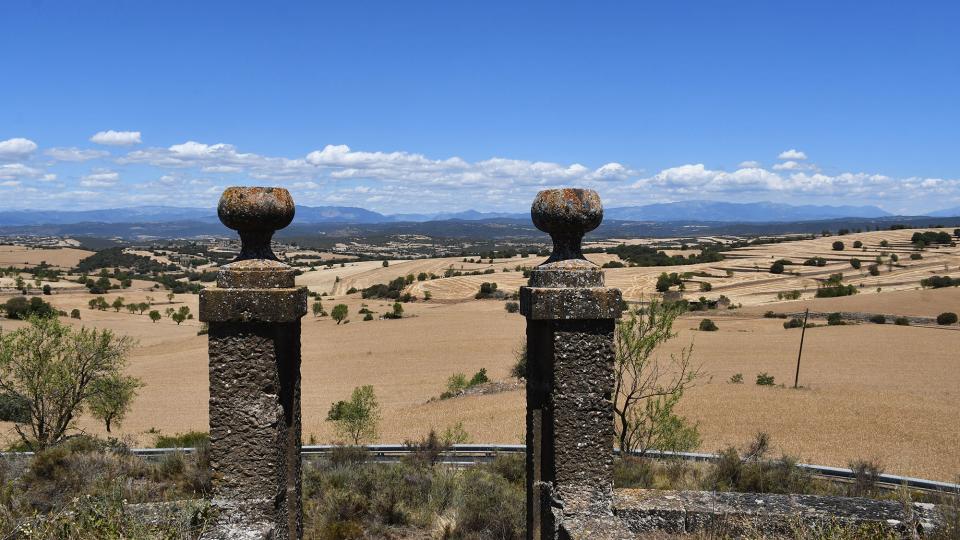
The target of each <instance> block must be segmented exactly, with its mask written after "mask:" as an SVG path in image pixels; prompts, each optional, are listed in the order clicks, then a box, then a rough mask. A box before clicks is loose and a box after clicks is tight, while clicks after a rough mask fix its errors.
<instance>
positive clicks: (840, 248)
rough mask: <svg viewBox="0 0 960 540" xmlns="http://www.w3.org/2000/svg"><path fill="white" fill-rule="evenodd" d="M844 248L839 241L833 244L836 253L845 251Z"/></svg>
mask: <svg viewBox="0 0 960 540" xmlns="http://www.w3.org/2000/svg"><path fill="white" fill-rule="evenodd" d="M843 248H844V246H843V242H841V241H839V240H837V241H836V242H834V243H833V250H834V251H843Z"/></svg>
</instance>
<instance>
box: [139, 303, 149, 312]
mask: <svg viewBox="0 0 960 540" xmlns="http://www.w3.org/2000/svg"><path fill="white" fill-rule="evenodd" d="M148 309H150V304H148V303H146V302H140V303H139V304H137V311H139V312H140V314H141V315H143V312H144V311H146V310H148Z"/></svg>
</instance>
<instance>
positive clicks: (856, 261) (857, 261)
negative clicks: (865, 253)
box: [850, 257, 862, 270]
mask: <svg viewBox="0 0 960 540" xmlns="http://www.w3.org/2000/svg"><path fill="white" fill-rule="evenodd" d="M861 265H862V263H861V262H860V259H858V258H856V257H854V258H852V259H850V266H851V267H852V268H853V269H854V270H859V269H860V266H861Z"/></svg>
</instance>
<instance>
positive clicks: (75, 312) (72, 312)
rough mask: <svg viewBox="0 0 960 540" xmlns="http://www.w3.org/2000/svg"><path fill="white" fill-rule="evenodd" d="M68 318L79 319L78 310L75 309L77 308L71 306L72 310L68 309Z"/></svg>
mask: <svg viewBox="0 0 960 540" xmlns="http://www.w3.org/2000/svg"><path fill="white" fill-rule="evenodd" d="M70 318H71V319H79V318H80V310H79V309H77V308H73V309H72V310H70Z"/></svg>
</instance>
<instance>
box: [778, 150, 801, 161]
mask: <svg viewBox="0 0 960 540" xmlns="http://www.w3.org/2000/svg"><path fill="white" fill-rule="evenodd" d="M777 158H778V159H794V160H803V159H807V155H806V154H804V153H803V152H801V151H800V150H795V149H793V148H791V149H790V150H784V151H783V152H780V155H779V156H777Z"/></svg>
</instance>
